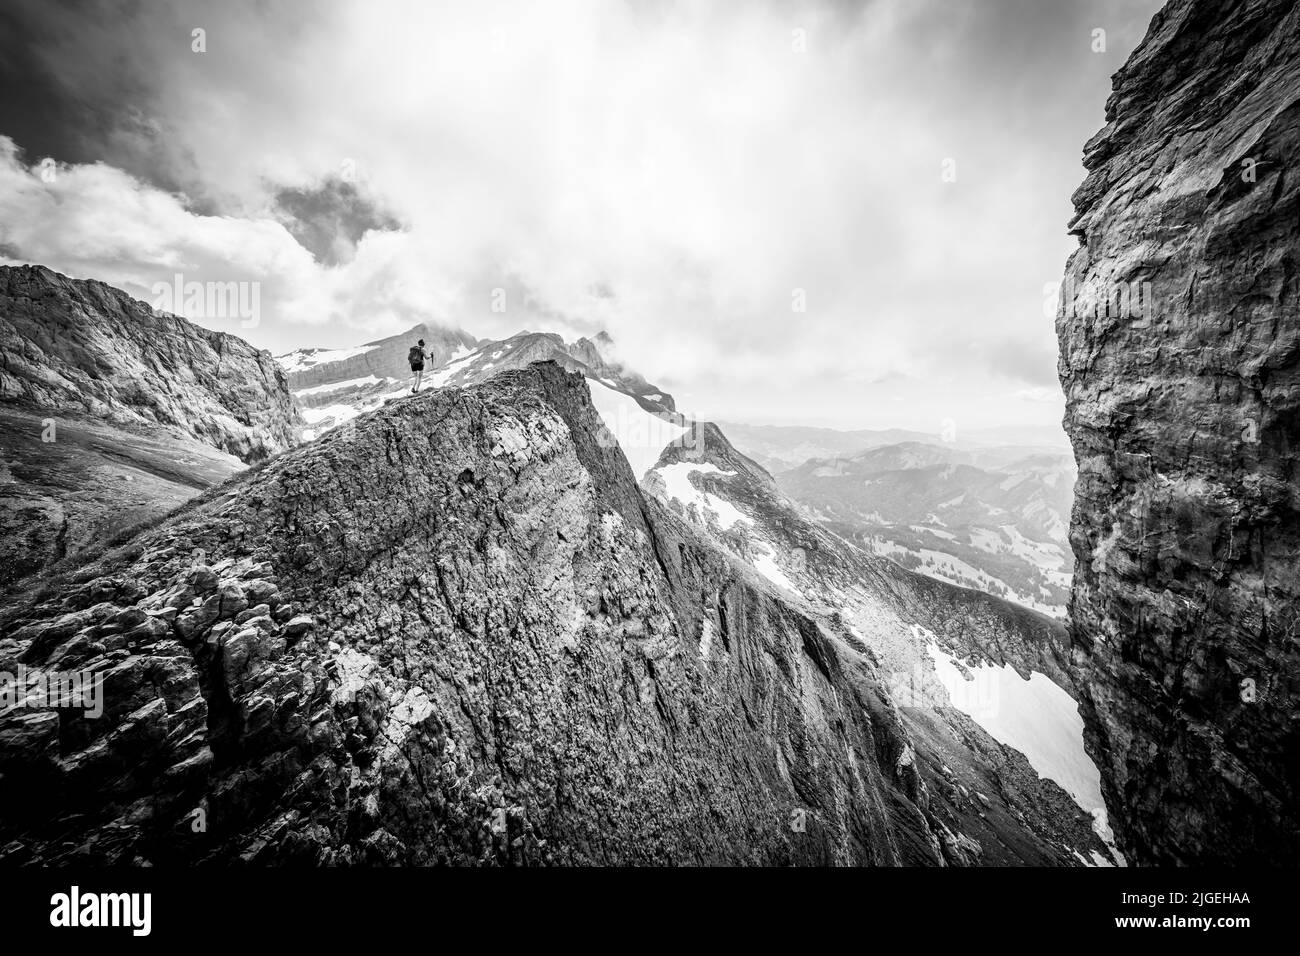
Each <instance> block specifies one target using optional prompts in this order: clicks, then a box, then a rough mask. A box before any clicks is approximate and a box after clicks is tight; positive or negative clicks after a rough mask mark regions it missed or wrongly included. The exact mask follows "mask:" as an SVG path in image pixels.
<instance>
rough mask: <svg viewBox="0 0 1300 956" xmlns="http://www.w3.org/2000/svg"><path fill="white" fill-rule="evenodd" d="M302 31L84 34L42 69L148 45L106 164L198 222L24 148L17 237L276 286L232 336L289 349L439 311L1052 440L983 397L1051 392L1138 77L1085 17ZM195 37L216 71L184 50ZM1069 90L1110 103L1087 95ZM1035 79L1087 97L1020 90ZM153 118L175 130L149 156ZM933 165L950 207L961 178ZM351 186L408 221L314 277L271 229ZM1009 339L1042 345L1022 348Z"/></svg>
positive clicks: (128, 275) (75, 252)
mask: <svg viewBox="0 0 1300 956" xmlns="http://www.w3.org/2000/svg"><path fill="white" fill-rule="evenodd" d="M1151 5H1152V6H1154V4H1151ZM1094 7H1096V8H1097V9H1114V8H1115V4H1114V3H1113V2H1111V0H1098V3H1096V4H1094ZM310 9H311V12H310V13H306V12H304V10H305V8H303V7H302V6H301V5H299V4H289V5H280V4H269V5H266V4H242V3H241V4H230V5H223V7H221V8H220V10H215V9H213V8H212V7H210V6H207V5H196V4H194V3H188V4H181V5H179V6H178V7H174V8H172V9H170V10H169V11H168V12H167V13H166V14H163V13H159V12H157V11H154V12H153V13H151V14H149V15H148V16H139V17H136V18H134V19H132V18H130V17H127V18H125V19H122V20H121V22H118V21H116V20H113V19H111V18H109V17H108V15H107V14H96V15H97V16H100V17H102V18H103V21H102V22H101V23H100V24H99V26H100V27H101V28H102V31H103V32H102V33H101V34H96V33H94V32H93V31H90V30H83V31H81V32H82V33H85V34H86V35H87V36H93V37H95V40H94V43H90V42H89V41H87V44H86V45H89V46H90V47H92V48H90V49H83V48H82V45H79V44H78V41H76V40H75V39H71V38H67V37H65V38H64V39H62V40H61V41H60V42H59V43H58V44H57V45H55V46H53V47H51V48H50V49H49V50H48V51H47V55H48V56H49V57H50V58H51V61H52V62H55V61H57V62H58V63H60V64H63V65H64V66H65V68H66V74H67V75H66V76H65V77H64V80H65V82H66V83H68V84H69V85H70V86H71V87H73V88H76V89H79V90H83V91H84V90H88V89H91V88H93V87H94V86H95V84H96V83H102V82H103V77H104V75H105V71H110V70H112V69H116V66H115V64H118V63H120V62H121V59H120V58H119V59H114V57H113V56H112V53H113V49H112V46H113V41H112V40H108V41H106V40H104V39H103V37H104V36H109V37H116V38H118V40H120V41H121V42H123V43H125V42H127V41H128V40H129V43H130V50H131V58H130V60H129V62H131V63H133V64H135V66H136V68H137V70H138V78H139V81H140V82H142V83H145V84H146V85H147V86H148V88H149V91H150V95H149V96H148V97H146V98H143V99H142V101H141V102H139V103H137V104H133V109H134V110H135V113H133V116H134V117H135V118H134V120H133V122H132V124H131V127H130V128H131V131H132V137H135V138H123V137H119V138H117V139H114V140H112V141H111V143H110V144H109V146H108V147H106V149H110V151H111V150H117V153H116V154H115V155H117V156H119V157H120V162H121V164H122V165H123V166H124V167H130V168H136V167H137V166H141V165H144V166H147V167H149V168H152V169H156V170H157V171H158V176H159V177H162V176H164V175H165V177H166V178H167V181H172V182H178V183H180V184H181V185H182V187H183V188H184V189H185V191H186V193H187V196H188V199H182V198H178V197H176V196H173V195H170V194H168V193H166V192H163V191H161V190H159V189H157V188H155V187H152V186H149V185H146V184H144V183H141V182H139V181H136V180H133V179H131V178H130V177H129V176H127V175H125V174H124V173H122V172H121V171H120V170H117V169H113V168H110V167H108V166H103V165H96V166H78V167H74V168H66V169H64V170H63V171H62V172H61V175H60V177H59V180H58V182H57V184H55V185H47V184H44V183H41V182H40V181H39V179H38V178H37V177H34V176H33V175H32V173H31V172H30V170H28V169H26V168H24V167H23V166H22V165H21V164H20V163H19V162H18V161H17V159H16V158H15V156H14V154H13V151H12V149H11V148H10V149H6V150H4V151H3V155H0V163H2V164H3V166H4V169H3V170H2V171H0V177H3V178H2V179H0V213H3V219H2V220H0V222H2V223H3V224H0V243H3V244H5V245H6V246H7V247H8V248H10V249H11V250H14V251H15V252H16V254H17V255H20V256H21V257H23V258H25V259H31V260H35V261H42V262H45V263H46V264H49V265H51V266H52V267H55V268H62V269H64V270H65V271H70V272H73V273H75V274H81V275H93V276H95V277H97V278H103V279H105V280H107V281H110V282H114V283H117V284H119V285H123V286H124V287H125V288H128V290H129V291H132V292H134V293H136V294H143V293H142V289H147V288H148V287H149V286H150V285H151V284H152V283H153V282H155V281H158V280H159V279H167V278H169V277H170V273H171V272H172V271H175V270H178V269H184V270H186V271H187V272H189V271H201V272H203V273H204V274H203V275H200V276H197V277H198V278H204V279H205V278H218V279H231V278H233V279H257V280H259V281H262V282H263V283H264V290H263V306H262V308H263V314H264V320H263V323H262V325H261V326H260V327H259V328H258V329H255V330H249V331H245V332H243V333H242V334H245V335H246V336H247V337H249V338H250V339H252V340H253V341H254V342H256V343H257V344H261V345H266V346H267V347H271V348H273V349H276V350H283V349H287V348H291V347H294V346H297V345H302V344H312V345H324V346H342V345H348V344H353V343H354V342H356V341H357V340H358V339H359V338H365V337H370V336H372V335H380V334H387V333H391V332H394V331H397V330H399V329H401V328H404V327H406V326H408V325H410V324H412V323H413V322H414V321H417V320H419V319H434V320H440V321H445V322H448V323H449V324H453V325H461V326H464V327H466V328H468V329H469V330H470V331H472V332H474V333H475V334H478V335H504V334H509V333H511V332H514V331H517V330H518V329H521V328H525V327H528V328H554V329H556V330H557V331H561V332H564V333H568V334H578V333H581V334H590V333H591V332H594V331H595V330H597V329H599V328H607V329H608V330H609V331H610V332H611V333H612V334H613V335H614V336H615V337H616V339H617V340H618V341H619V343H620V346H621V348H622V350H623V352H624V353H625V354H627V355H628V356H630V357H632V361H633V362H634V364H635V365H637V366H638V367H639V368H640V369H641V370H642V371H643V372H644V373H645V374H646V375H647V377H649V378H650V379H651V380H654V381H657V382H659V383H660V384H662V385H663V386H664V387H665V388H669V389H673V390H676V391H678V392H679V393H688V394H690V395H691V401H690V405H691V407H692V409H697V410H700V411H702V412H704V413H706V414H711V415H713V416H714V417H718V418H731V419H742V420H770V421H814V420H816V421H821V422H827V423H831V424H839V425H844V426H851V425H877V426H882V425H890V424H894V425H906V426H911V427H931V428H932V427H937V426H935V423H936V422H938V421H939V420H941V419H943V418H946V417H952V416H953V409H954V408H958V409H960V410H961V412H962V415H961V418H962V420H963V427H965V426H966V425H967V422H969V424H971V425H977V424H986V423H987V424H993V423H1000V422H1002V421H1005V420H1006V418H1007V416H1011V417H1012V418H1015V417H1016V416H1021V417H1020V418H1019V419H1017V420H1023V421H1039V420H1045V419H1043V415H1044V414H1046V412H1043V411H1039V410H1038V409H1037V408H1036V404H1037V403H1035V402H1018V403H1016V406H1015V407H1008V406H1006V404H1005V400H1004V399H996V398H992V397H989V396H990V394H991V393H990V391H989V389H988V388H987V385H988V380H989V378H990V377H993V378H999V377H1000V378H1001V379H1002V380H1003V382H1004V385H1005V386H1012V387H1013V386H1022V387H1025V388H1027V389H1029V390H1033V389H1037V388H1042V387H1048V386H1050V383H1051V381H1052V379H1053V377H1054V363H1052V362H1051V360H1050V356H1051V355H1052V354H1053V342H1052V338H1053V330H1052V327H1051V322H1050V321H1045V320H1044V319H1043V317H1042V314H1041V301H1042V295H1043V293H1042V288H1043V284H1044V282H1047V281H1050V280H1051V279H1053V278H1055V277H1057V276H1058V275H1059V273H1060V270H1061V266H1062V264H1063V262H1064V258H1065V255H1066V254H1067V253H1068V251H1069V248H1070V244H1071V242H1070V240H1068V239H1067V237H1066V236H1065V235H1064V224H1065V222H1066V220H1067V218H1068V216H1069V204H1068V197H1069V194H1070V192H1071V190H1072V189H1073V188H1074V186H1076V185H1077V183H1078V181H1079V180H1080V178H1081V176H1082V170H1081V169H1080V168H1079V166H1078V154H1079V149H1080V147H1081V146H1082V143H1083V142H1084V140H1085V139H1086V138H1087V137H1088V136H1089V135H1091V133H1092V132H1093V131H1094V129H1095V128H1096V126H1097V125H1098V124H1099V122H1100V119H1101V116H1100V106H1101V104H1102V102H1103V101H1104V97H1105V94H1106V90H1107V84H1106V83H1105V80H1104V78H1105V75H1106V74H1107V73H1108V72H1109V71H1111V70H1113V69H1115V68H1117V67H1118V66H1119V64H1120V62H1121V60H1120V59H1119V58H1118V54H1117V55H1116V56H1115V58H1113V59H1112V60H1111V62H1110V63H1109V64H1103V63H1100V62H1097V61H1091V60H1086V59H1085V58H1086V57H1087V56H1090V55H1091V54H1090V53H1089V52H1088V47H1087V39H1088V37H1089V36H1090V33H1089V30H1090V29H1091V25H1093V21H1094V20H1095V19H1096V17H1093V16H1090V15H1088V14H1087V13H1086V12H1084V13H1080V12H1077V11H1076V12H1071V13H1069V14H1058V15H1055V17H1054V18H1045V17H1042V16H1040V15H1038V14H1035V15H1034V16H1031V17H1028V19H1033V20H1034V22H1035V24H1036V26H1035V27H1034V30H1033V31H1029V32H1028V33H1024V34H1023V36H1022V34H1021V33H1020V32H1018V30H1020V29H1021V28H1020V27H1019V26H1018V20H1017V17H1018V18H1019V20H1024V19H1026V17H1025V16H1023V15H1020V14H1017V13H1016V12H1015V11H1014V10H1011V9H1008V8H1007V7H1006V5H1001V7H1000V9H1001V12H1000V13H999V12H997V9H999V8H996V7H995V8H993V10H994V12H991V13H990V14H989V16H988V17H987V18H986V19H984V20H981V19H980V18H978V17H976V16H975V15H973V14H970V13H960V14H953V13H952V12H951V11H952V8H951V5H948V4H942V3H932V2H916V0H909V2H904V0H889V2H885V0H881V2H878V3H873V4H866V5H864V7H863V9H861V10H860V11H853V10H847V9H845V8H842V7H838V6H835V5H826V6H823V5H821V4H816V3H808V4H792V5H784V4H725V5H723V4H717V5H714V4H681V5H676V4H650V3H645V4H626V5H625V4H618V3H610V2H603V0H601V2H597V0H589V2H588V0H572V2H564V3H554V4H552V3H547V4H515V3H509V4H507V3H500V2H482V3H475V4H410V3H402V2H396V0H374V2H366V3H333V4H328V5H324V6H313V7H312V8H310ZM114 16H115V17H120V12H118V13H115V14H114ZM999 18H1000V19H999ZM1133 19H1134V21H1135V22H1140V19H1141V18H1140V17H1136V18H1133ZM1107 22H1109V21H1107ZM1126 22H1127V21H1126ZM191 23H193V24H196V25H197V24H200V23H201V24H202V25H203V26H205V28H206V29H207V32H208V51H209V52H208V53H206V54H195V53H193V52H191V50H190V48H189V26H188V25H189V24H191ZM1085 26H1086V27H1087V28H1086V29H1085ZM795 29H802V30H805V31H806V43H807V49H806V52H803V53H799V52H796V50H795V49H794V46H793V42H792V41H793V39H794V36H793V32H792V31H793V30H795ZM1071 31H1073V32H1071ZM1130 32H1136V31H1132V30H1131V31H1130ZM1075 33H1078V36H1075V35H1074V34H1075ZM1121 33H1122V31H1119V30H1112V31H1111V43H1112V48H1116V47H1117V46H1118V45H1119V44H1120V42H1121V41H1120V39H1119V34H1121ZM1018 38H1019V39H1018ZM1133 39H1136V36H1134V37H1133ZM1019 42H1023V43H1032V44H1036V46H1031V47H1029V48H1027V49H1026V50H1024V51H1021V52H1022V54H1023V55H1022V57H1021V59H1022V61H1023V67H1022V72H1021V74H1017V73H1015V72H1014V71H1013V72H1010V73H1008V72H1006V71H1007V70H1008V66H1007V64H1006V62H1005V61H1006V60H1007V59H1008V54H1007V52H1006V51H1004V50H999V49H997V48H989V46H988V45H989V44H1008V43H1019ZM95 44H98V45H97V46H96V45H95ZM981 44H983V46H981ZM1076 45H1077V47H1078V51H1077V56H1075V54H1074V53H1073V52H1071V53H1070V55H1069V56H1067V55H1065V54H1064V53H1062V52H1061V50H1065V51H1075V46H1076ZM1071 57H1074V58H1073V59H1071ZM1076 60H1077V61H1078V62H1077V63H1076ZM1080 65H1082V66H1086V67H1087V69H1088V70H1089V71H1090V75H1092V76H1093V77H1094V79H1095V80H1096V85H1095V89H1090V90H1084V91H1083V92H1079V90H1078V89H1077V84H1078V76H1079V72H1080V70H1079V66H1080ZM1044 69H1050V70H1051V71H1052V72H1051V76H1052V77H1058V78H1059V77H1060V76H1064V75H1066V74H1067V73H1069V74H1070V76H1069V82H1070V83H1072V84H1075V85H1074V86H1072V87H1070V88H1069V89H1070V92H1069V93H1068V94H1066V93H1065V92H1063V91H1062V89H1061V88H1060V87H1057V88H1053V86H1052V84H1051V83H1048V82H1044V81H1038V82H1039V84H1040V85H1042V86H1043V89H1042V90H1041V91H1040V90H1036V89H1034V88H1033V87H1034V82H1033V81H1032V77H1033V74H1034V72H1035V71H1041V70H1044ZM1026 75H1028V76H1030V77H1031V81H1030V82H1028V83H1027V81H1026V78H1025V77H1026ZM981 84H983V86H982V87H981ZM981 91H982V92H981ZM1085 103H1087V104H1093V105H1092V111H1091V112H1090V113H1089V112H1087V111H1083V110H1080V109H1079V108H1078V107H1079V105H1080V104H1085ZM1063 104H1064V107H1063ZM1063 108H1064V109H1065V110H1066V111H1067V114H1068V115H1067V114H1062V113H1061V110H1062V109H1063ZM1071 109H1073V112H1072V113H1070V112H1069V111H1070V110H1071ZM1080 113H1082V114H1083V115H1079V114H1080ZM1008 117H1010V118H1008ZM1035 123H1037V124H1038V125H1037V126H1035V125H1034V124H1035ZM141 129H144V130H150V129H153V130H157V131H158V134H159V135H158V136H156V137H152V138H151V137H149V136H145V142H144V145H141V142H140V141H138V137H139V136H141V135H143V134H141V133H140V132H139V131H140V130H141ZM19 145H22V144H19ZM946 157H954V158H955V159H956V160H957V171H958V179H957V182H956V183H951V184H946V183H943V182H941V180H940V169H941V166H940V163H941V161H942V160H943V159H944V158H946ZM345 163H346V164H350V165H349V171H351V170H352V169H355V170H356V172H357V174H358V178H359V182H358V188H359V190H360V191H361V192H362V194H363V195H364V196H365V197H367V198H368V199H370V200H371V201H373V202H374V204H375V205H376V206H377V207H378V208H381V209H383V210H386V211H389V212H391V213H392V214H393V215H395V216H396V217H397V218H398V219H399V220H400V222H401V223H402V230H401V231H400V232H370V233H368V234H367V235H365V236H364V237H363V238H362V239H361V240H360V242H359V243H358V244H357V247H356V253H355V256H354V257H353V258H352V259H351V260H350V261H348V262H346V263H344V264H342V265H339V266H336V267H332V268H327V267H324V266H321V265H319V264H318V263H316V262H315V261H313V260H312V259H311V257H310V255H308V254H307V253H306V252H305V250H303V249H302V248H301V247H300V246H298V245H297V243H296V242H294V240H293V238H292V236H290V235H289V233H288V232H287V231H286V230H285V229H284V228H283V227H282V226H280V225H279V224H278V223H277V222H276V217H275V214H274V209H273V205H274V198H275V195H276V193H277V191H279V190H280V189H282V188H285V187H298V188H307V189H310V188H312V187H314V186H317V185H319V184H320V183H322V182H323V181H325V180H326V179H327V178H328V177H331V176H336V175H337V174H338V173H339V171H340V169H341V168H343V166H344V164H345ZM204 207H210V208H213V209H216V210H219V211H220V212H222V213H223V214H224V215H223V216H220V217H214V216H202V215H197V214H195V213H194V212H193V210H194V209H196V208H204ZM159 273H163V274H162V275H160V274H159ZM498 287H501V288H505V289H507V293H508V294H507V311H506V312H505V313H504V314H501V313H496V312H493V311H492V310H491V307H490V305H491V301H492V300H491V296H492V291H493V289H495V288H498ZM796 289H801V290H804V293H805V295H806V302H807V311H806V312H795V311H792V308H791V303H792V294H793V293H794V290H796ZM231 330H232V331H238V330H237V329H231ZM1008 340H1015V341H1018V342H1019V341H1027V342H1029V343H1031V346H1032V347H1029V348H1028V350H1027V351H1026V352H1025V353H1024V355H1021V354H1018V353H1017V354H1016V355H1014V356H1008V355H1004V354H1003V352H1004V351H1005V350H1004V349H1003V348H1002V346H1001V345H1000V344H999V343H1001V342H1005V341H1008ZM1026 356H1028V357H1026ZM1042 356H1046V357H1047V359H1046V360H1044V359H1042ZM1040 364H1041V365H1042V366H1043V367H1042V368H1041V369H1040V368H1039V367H1038V366H1039V365H1040ZM1026 370H1029V371H1026ZM1001 394H1003V395H1005V394H1006V391H1005V389H1004V390H1003V391H1002V393H1001ZM895 395H900V396H902V399H903V401H902V402H901V403H890V398H891V397H892V396H895ZM1000 403H1001V404H1000ZM886 405H888V406H889V407H888V409H886V408H885V406H886ZM900 416H901V417H900Z"/></svg>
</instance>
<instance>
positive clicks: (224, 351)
mask: <svg viewBox="0 0 1300 956" xmlns="http://www.w3.org/2000/svg"><path fill="white" fill-rule="evenodd" d="M0 399H2V400H4V401H6V402H14V403H16V404H19V405H22V406H25V407H32V408H39V409H41V410H43V411H47V412H60V411H64V412H72V413H83V414H90V415H94V416H96V417H100V418H104V419H107V420H110V421H113V422H114V423H117V424H121V425H126V426H163V427H166V428H171V429H175V430H177V431H179V432H181V433H182V434H184V435H186V436H188V437H190V438H193V439H196V440H198V441H200V442H203V443H204V444H207V445H211V446H212V447H213V448H216V449H218V450H220V451H223V452H226V453H227V454H230V455H234V456H235V457H237V458H239V459H241V460H243V461H245V462H255V461H261V460H263V459H265V458H267V457H269V456H271V455H274V454H276V453H277V452H280V451H283V450H284V449H285V448H288V447H290V446H291V445H293V444H294V443H295V442H296V441H297V430H298V429H300V428H301V426H302V421H301V418H300V417H299V415H298V412H297V409H296V407H295V405H294V402H293V398H292V397H291V396H290V395H289V392H288V389H287V387H286V384H285V377H284V372H283V371H281V369H280V367H279V366H278V365H277V364H276V362H275V360H274V359H273V358H272V357H271V354H270V353H269V352H266V351H259V350H258V349H255V348H253V346H251V345H249V344H248V343H247V342H245V341H244V340H243V339H241V338H239V337H238V336H234V335H228V334H226V333H224V332H213V331H211V330H209V329H205V328H202V327H200V326H197V325H194V324H193V323H191V322H188V321H186V320H185V319H182V318H180V317H178V316H174V315H168V314H166V313H159V312H155V311H154V310H153V309H152V308H151V307H150V306H149V305H148V304H147V303H144V302H140V301H139V300H137V299H133V298H131V297H130V296H129V295H127V294H126V293H125V292H122V291H121V290H120V289H115V288H113V287H112V286H110V285H106V284H105V283H103V282H96V281H93V280H78V279H70V278H68V277H67V276H65V275H60V274H59V273H57V272H54V271H52V270H50V269H47V268H45V267H44V266H0Z"/></svg>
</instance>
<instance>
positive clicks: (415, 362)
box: [406, 339, 429, 395]
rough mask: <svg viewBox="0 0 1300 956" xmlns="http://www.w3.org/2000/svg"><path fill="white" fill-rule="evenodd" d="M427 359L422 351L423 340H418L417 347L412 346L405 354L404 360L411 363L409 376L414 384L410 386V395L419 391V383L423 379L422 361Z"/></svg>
mask: <svg viewBox="0 0 1300 956" xmlns="http://www.w3.org/2000/svg"><path fill="white" fill-rule="evenodd" d="M428 357H429V355H428V353H427V352H425V351H424V339H420V342H419V344H418V345H412V346H411V348H410V351H408V352H407V353H406V360H407V361H408V362H410V363H411V374H413V375H414V376H415V384H414V385H412V386H411V394H412V395H414V394H415V393H416V392H418V391H419V390H420V381H421V379H423V378H424V360H425V359H427V358H428Z"/></svg>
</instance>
